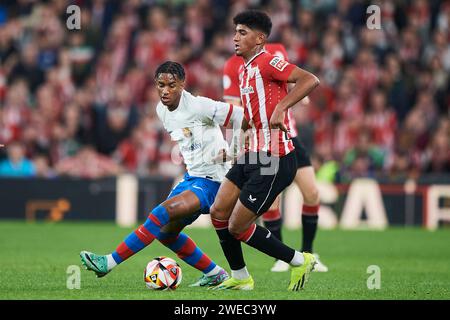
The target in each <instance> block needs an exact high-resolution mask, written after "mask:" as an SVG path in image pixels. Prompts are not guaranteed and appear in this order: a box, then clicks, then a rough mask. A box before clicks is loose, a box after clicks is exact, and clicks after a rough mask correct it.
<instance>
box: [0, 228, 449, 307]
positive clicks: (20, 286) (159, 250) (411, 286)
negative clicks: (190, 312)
mask: <svg viewBox="0 0 450 320" xmlns="http://www.w3.org/2000/svg"><path fill="white" fill-rule="evenodd" d="M131 231H132V229H131V228H130V229H126V228H119V227H117V226H115V225H114V224H112V223H80V222H77V223H68V222H64V223H43V222H38V223H25V222H13V221H2V222H0V253H1V257H0V299H19V300H23V299H39V300H41V299H44V300H45V299H56V300H60V299H61V300H62V299H64V300H65V299H69V300H72V299H139V300H141V299H142V300H143V299H147V300H155V299H165V300H172V299H173V300H183V299H186V300H208V299H211V300H218V299H228V300H239V299H243V300H248V299H251V300H253V299H258V300H265V299H275V300H288V299H289V300H290V299H296V300H302V299H325V300H328V299H332V300H341V299H350V300H353V299H446V300H448V299H450V250H449V244H450V230H448V229H444V230H439V231H436V232H428V231H425V230H423V229H419V228H406V229H405V228H391V229H388V230H386V231H343V230H332V231H328V230H319V231H318V234H317V237H316V241H315V248H316V249H317V251H318V252H320V254H321V259H322V260H323V262H324V263H326V264H327V265H328V266H329V269H330V271H329V272H328V273H313V274H312V276H311V277H310V281H309V282H308V284H307V285H306V287H305V289H304V290H303V291H299V292H288V291H287V290H286V288H287V285H288V281H289V273H271V272H270V271H269V269H270V267H271V266H272V263H273V259H272V258H270V257H267V256H265V255H264V254H262V253H259V252H257V251H256V250H254V249H253V248H250V247H247V246H246V245H244V246H243V247H244V255H245V257H246V261H247V266H248V269H249V270H250V271H251V273H252V275H253V278H254V280H255V289H254V290H253V291H246V292H241V291H220V292H215V291H211V290H209V291H208V290H206V289H205V288H189V287H188V284H189V283H192V282H194V281H195V280H196V279H197V278H198V276H199V275H200V273H199V272H198V271H197V270H195V269H193V268H191V267H190V266H189V265H187V264H186V263H184V262H183V261H182V260H180V259H178V258H177V257H176V255H175V254H174V253H172V252H171V251H170V250H168V249H166V248H165V247H164V246H162V245H161V244H160V243H159V242H157V241H156V242H154V243H153V244H152V245H150V246H149V247H147V248H145V249H144V250H142V251H141V252H139V253H138V254H137V255H135V256H134V257H132V258H131V259H130V260H128V261H126V262H125V263H123V264H121V265H120V266H118V267H117V268H116V269H115V270H113V271H112V272H111V273H110V274H108V275H107V276H106V277H104V278H101V279H97V278H96V277H95V275H94V274H93V273H92V272H88V271H86V270H85V269H84V268H81V272H80V275H81V281H80V285H81V288H80V289H73V290H70V289H68V288H67V280H68V277H69V276H70V275H71V274H70V273H67V270H68V267H69V266H71V265H75V266H80V267H81V263H80V259H79V252H80V251H81V250H84V249H86V250H90V251H93V252H96V253H100V254H102V253H109V252H111V251H112V250H114V249H115V248H116V246H117V245H118V244H119V243H120V242H121V241H122V240H123V239H124V238H125V237H126V236H127V235H128V233H129V232H131ZM186 233H187V234H189V235H190V236H191V237H192V238H193V239H194V241H196V243H197V244H198V245H199V246H200V247H201V248H202V250H204V251H205V252H206V253H207V254H208V255H209V256H210V257H211V258H212V259H214V260H215V261H216V262H217V263H219V264H220V265H222V266H226V267H227V269H228V265H227V263H226V260H225V258H224V257H223V254H222V251H221V249H220V246H219V242H218V240H217V236H216V234H215V232H214V230H212V229H187V230H186ZM283 235H284V238H285V241H286V242H287V243H288V244H289V245H291V246H293V247H298V246H299V245H300V235H301V231H300V230H284V233H283ZM161 255H166V256H169V257H172V258H175V259H176V260H177V261H178V262H179V263H180V265H181V267H182V271H183V281H182V284H181V286H180V287H179V288H178V289H177V290H175V291H151V290H148V289H146V287H145V284H144V281H143V270H144V267H145V265H146V263H147V262H148V261H150V260H151V259H152V258H154V257H156V256H161ZM371 265H376V266H378V267H379V268H380V271H381V274H380V276H381V277H380V281H381V282H380V283H381V287H380V289H372V290H370V289H368V287H367V282H368V278H369V277H371V276H372V273H368V271H367V269H368V267H369V266H371ZM369 282H370V281H369Z"/></svg>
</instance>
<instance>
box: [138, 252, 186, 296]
mask: <svg viewBox="0 0 450 320" xmlns="http://www.w3.org/2000/svg"><path fill="white" fill-rule="evenodd" d="M182 277H183V276H182V272H181V268H180V266H179V265H178V263H177V262H176V261H175V260H173V259H171V258H168V257H157V258H155V259H153V260H152V261H150V262H149V263H148V264H147V266H146V267H145V270H144V281H145V285H146V286H147V288H149V289H152V290H167V289H169V290H175V289H176V288H178V286H179V285H180V283H181V279H182Z"/></svg>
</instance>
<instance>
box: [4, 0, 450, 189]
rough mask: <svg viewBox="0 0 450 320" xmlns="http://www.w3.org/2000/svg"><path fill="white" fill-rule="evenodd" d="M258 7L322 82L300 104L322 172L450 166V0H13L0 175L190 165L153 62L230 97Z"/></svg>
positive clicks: (348, 175)
mask: <svg viewBox="0 0 450 320" xmlns="http://www.w3.org/2000/svg"><path fill="white" fill-rule="evenodd" d="M73 4H74V5H77V6H79V8H80V9H81V10H80V12H81V29H80V30H69V29H68V27H67V24H66V22H67V19H68V18H69V16H70V14H69V13H67V12H66V10H67V7H68V6H69V5H73ZM369 5H377V6H378V7H379V8H380V14H381V15H380V18H381V19H380V21H381V28H380V29H373V30H371V29H369V28H368V27H367V24H366V22H367V18H368V17H369V16H370V14H368V13H367V12H366V9H367V7H368V6H369ZM246 8H259V9H263V10H265V11H266V12H267V13H268V14H269V15H270V16H271V18H272V22H273V28H272V34H271V35H270V38H269V41H270V42H280V43H283V44H284V45H285V47H286V49H287V51H288V54H289V60H290V62H292V63H295V64H297V65H298V66H300V67H302V68H304V69H306V70H308V71H310V72H312V73H314V74H315V75H317V76H318V77H319V78H320V80H321V85H320V86H319V87H318V88H317V89H316V90H315V91H314V92H313V93H312V94H311V95H310V96H309V98H310V102H309V104H308V105H307V106H296V107H295V109H294V115H295V117H296V118H297V123H298V127H299V128H298V129H299V130H300V136H301V138H302V140H303V142H304V143H305V145H306V146H307V147H308V149H309V151H310V152H311V154H312V159H313V163H314V166H315V168H316V170H317V174H318V178H319V180H326V181H333V182H348V181H350V180H351V179H353V178H355V177H387V178H388V179H391V180H396V179H403V178H405V177H411V176H412V177H417V176H419V175H421V174H425V173H449V172H450V80H449V76H450V1H436V0H434V1H433V0H431V1H426V0H410V1H406V0H398V1H387V0H381V1H380V0H379V1H376V0H373V1H363V0H342V1H332V0H292V1H288V0H277V1H275V0H273V1H264V0H243V1H238V0H235V1H233V0H173V1H162V0H161V1H158V0H122V1H119V0H116V1H114V0H89V1H88V0H79V1H68V0H49V1H37V0H2V1H1V3H0V59H1V60H0V61H1V64H0V144H4V145H5V146H6V147H5V148H1V149H0V176H38V177H48V178H51V177H56V176H60V175H68V176H72V177H91V178H96V177H104V176H109V175H115V174H117V173H120V172H132V173H136V174H138V175H140V176H149V175H163V176H178V175H179V174H180V173H181V172H183V171H184V167H183V166H182V165H181V164H180V163H179V162H175V163H174V162H173V161H172V158H173V146H174V145H173V143H172V142H171V141H170V137H169V136H168V135H167V134H166V133H165V132H164V130H162V129H163V128H162V127H161V123H160V121H159V120H158V118H157V116H156V114H155V106H156V104H157V102H158V101H159V99H158V94H157V92H156V89H155V86H154V80H153V77H154V71H155V69H156V67H157V66H158V65H159V64H160V63H161V62H163V61H165V60H175V61H178V62H181V63H182V64H183V65H184V66H185V69H186V72H187V89H188V90H189V91H191V92H192V93H194V94H199V95H204V96H208V97H210V98H213V99H217V100H221V99H222V68H223V65H224V62H225V61H226V59H228V58H229V57H230V56H231V55H232V54H233V47H234V46H233V42H232V37H233V35H234V26H233V23H232V18H233V16H234V15H235V14H236V13H237V12H239V11H241V10H243V9H246Z"/></svg>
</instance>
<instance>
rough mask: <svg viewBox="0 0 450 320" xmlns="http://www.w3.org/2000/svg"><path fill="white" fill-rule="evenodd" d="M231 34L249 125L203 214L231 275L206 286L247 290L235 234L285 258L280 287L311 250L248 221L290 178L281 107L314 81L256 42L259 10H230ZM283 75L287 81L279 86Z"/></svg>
mask: <svg viewBox="0 0 450 320" xmlns="http://www.w3.org/2000/svg"><path fill="white" fill-rule="evenodd" d="M233 22H234V24H235V26H236V30H235V35H234V38H233V41H234V43H235V51H236V54H237V55H238V56H241V57H242V58H243V59H244V63H245V64H244V70H243V72H242V77H241V79H240V81H239V83H240V85H239V86H240V94H241V99H242V102H243V105H244V120H243V122H242V128H243V130H244V131H247V130H250V131H251V136H250V138H249V145H248V146H246V150H245V153H244V154H243V155H242V156H240V157H239V159H238V160H237V162H236V163H235V164H234V165H233V167H232V168H231V169H230V171H229V172H228V173H227V175H226V177H225V179H224V181H223V182H222V184H221V186H220V189H219V192H218V193H217V196H216V199H215V201H214V204H213V206H212V207H211V219H212V223H213V225H214V227H215V229H216V232H217V235H218V237H219V239H220V244H221V246H222V250H223V252H224V254H225V257H226V258H227V260H228V263H229V264H230V268H231V278H230V279H228V280H226V281H224V282H223V283H222V284H220V285H218V286H216V287H214V289H234V290H252V289H253V288H254V281H253V278H252V277H251V275H250V274H249V273H248V270H247V268H246V266H245V262H244V259H243V255H242V248H241V245H240V243H239V241H242V242H245V243H247V244H248V245H250V246H252V247H253V248H255V249H257V250H259V251H261V252H263V253H265V254H267V255H269V256H271V257H274V258H276V259H279V260H282V261H284V262H286V263H289V264H290V265H291V266H292V268H291V269H292V270H291V279H290V283H289V286H288V290H292V291H297V290H299V289H301V288H303V287H304V285H305V283H306V282H307V280H308V276H309V274H310V272H311V271H312V269H314V265H315V263H316V262H315V258H314V256H313V255H312V254H311V253H308V252H303V253H301V252H299V251H296V250H294V249H292V248H290V247H288V246H287V245H285V244H284V243H282V242H281V241H280V240H279V239H277V238H276V237H275V236H274V235H273V234H272V233H271V232H270V231H269V230H267V229H266V228H264V227H262V226H258V225H256V224H255V221H256V220H257V219H258V218H259V217H260V216H261V215H262V214H263V213H264V212H266V211H267V210H268V209H269V208H270V207H271V205H272V204H273V202H274V201H275V199H276V198H277V197H278V195H279V194H280V193H281V192H282V191H283V190H284V189H285V188H286V187H287V186H289V185H290V184H291V183H292V181H293V180H294V178H295V175H296V170H297V161H296V158H295V152H293V151H294V150H295V148H294V145H293V143H292V141H291V137H290V123H289V119H288V115H287V110H288V109H289V108H291V107H292V106H294V105H295V104H296V103H297V102H299V101H300V100H301V99H303V98H304V97H306V96H307V95H308V94H309V93H310V92H311V91H312V90H313V89H314V88H315V87H316V86H317V85H318V84H319V79H317V77H316V76H314V75H313V74H311V73H309V72H307V71H305V70H302V69H300V68H299V67H297V66H295V65H292V64H290V63H288V62H286V61H284V60H282V59H280V58H279V57H277V56H274V55H271V54H269V53H267V52H266V51H265V50H264V45H265V42H266V39H267V37H268V36H269V34H270V31H271V29H272V22H271V20H270V18H269V17H268V16H267V14H265V13H263V12H261V11H244V12H241V13H239V14H238V15H237V16H235V17H234V18H233ZM288 83H295V85H294V87H293V88H292V89H291V90H290V91H289V93H288V90H287V85H288Z"/></svg>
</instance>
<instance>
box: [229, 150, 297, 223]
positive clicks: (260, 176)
mask: <svg viewBox="0 0 450 320" xmlns="http://www.w3.org/2000/svg"><path fill="white" fill-rule="evenodd" d="M296 172H297V162H296V159H295V153H294V152H293V151H292V152H290V153H289V154H287V155H285V156H284V157H281V158H278V157H270V156H269V155H267V153H262V152H261V153H256V152H247V153H245V154H244V155H243V156H241V157H240V158H239V159H238V160H237V162H236V163H235V164H234V165H233V167H232V168H231V169H230V171H228V173H227V175H226V177H227V179H228V180H230V181H231V182H233V183H234V184H235V185H236V186H237V187H238V188H239V189H241V194H240V196H239V200H241V202H242V204H243V205H244V206H245V207H246V208H247V209H249V210H251V211H253V212H254V213H255V214H256V215H257V216H259V215H261V214H263V213H264V212H266V211H267V210H269V208H270V206H271V205H272V203H273V202H274V201H275V199H276V198H277V196H278V195H279V194H280V193H281V192H282V191H283V190H284V189H285V188H286V187H288V186H289V185H290V184H291V183H292V181H293V180H294V178H295V174H296Z"/></svg>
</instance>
